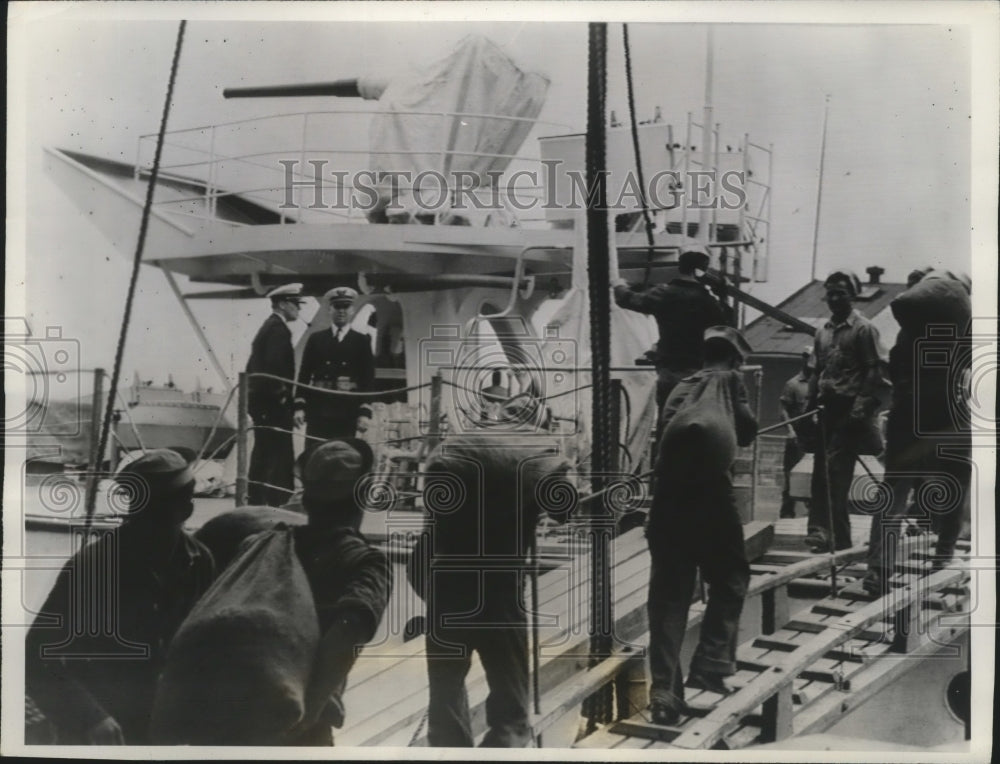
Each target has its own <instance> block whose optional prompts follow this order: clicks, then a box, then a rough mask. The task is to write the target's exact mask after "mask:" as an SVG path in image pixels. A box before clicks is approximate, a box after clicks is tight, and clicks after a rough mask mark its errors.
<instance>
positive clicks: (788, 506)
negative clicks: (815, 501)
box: [780, 438, 809, 517]
mask: <svg viewBox="0 0 1000 764" xmlns="http://www.w3.org/2000/svg"><path fill="white" fill-rule="evenodd" d="M804 454H805V451H804V450H803V449H802V446H800V445H799V440H798V438H785V454H784V457H783V459H782V465H781V466H782V469H783V470H784V473H785V484H784V487H783V488H782V489H781V512H780V516H781V517H795V502H796V499H793V498H792V496H791V493H790V491H791V482H792V469H793V468H794V467H795V465H796V464H798V463H799V460H800V459H801V458H802V456H803V455H804ZM808 503H809V502H806V504H807V505H808Z"/></svg>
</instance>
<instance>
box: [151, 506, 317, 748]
mask: <svg viewBox="0 0 1000 764" xmlns="http://www.w3.org/2000/svg"><path fill="white" fill-rule="evenodd" d="M318 645H319V623H318V621H317V616H316V606H315V603H314V601H313V595H312V590H311V589H310V586H309V581H308V579H307V578H306V574H305V571H304V570H303V569H302V564H301V563H300V562H299V560H298V557H297V556H296V554H295V544H294V539H293V535H292V530H291V529H290V528H288V527H287V526H285V525H279V526H277V527H276V528H275V529H274V530H272V531H269V532H266V533H262V534H260V535H259V536H258V537H256V538H253V539H251V540H249V541H248V542H247V548H246V549H245V550H244V551H243V552H242V554H240V556H239V557H238V558H237V559H236V560H234V561H233V563H232V564H231V565H229V567H228V568H226V570H225V571H223V573H222V575H221V576H220V577H219V578H218V579H216V581H215V583H214V584H213V585H212V587H211V588H210V589H209V590H208V591H207V592H206V593H205V595H204V596H203V597H202V599H201V600H199V601H198V603H197V604H196V605H195V607H194V609H193V610H192V611H191V613H190V614H189V615H188V617H187V618H186V619H185V621H184V623H182V624H181V627H180V629H179V630H178V631H177V635H176V636H175V637H174V640H173V642H172V643H171V645H170V649H169V652H168V654H167V660H166V666H165V668H164V670H163V672H162V674H161V675H160V679H159V684H158V685H157V691H156V698H155V701H154V704H153V714H152V723H151V729H150V736H151V740H152V742H153V743H154V744H161V745H177V744H190V745H275V744H280V743H281V742H283V741H282V736H283V734H284V733H285V732H287V731H288V730H289V729H290V728H291V727H292V726H293V725H294V724H295V723H296V722H297V721H299V720H300V719H301V718H302V717H303V715H304V710H305V702H304V699H305V691H306V688H307V686H308V683H309V678H310V674H311V671H312V667H313V661H314V659H315V655H316V651H317V648H318Z"/></svg>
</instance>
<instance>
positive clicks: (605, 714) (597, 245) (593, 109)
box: [585, 22, 618, 731]
mask: <svg viewBox="0 0 1000 764" xmlns="http://www.w3.org/2000/svg"><path fill="white" fill-rule="evenodd" d="M588 30H589V44H588V51H587V53H588V66H587V135H586V141H585V154H586V173H587V175H586V180H587V191H588V204H587V215H586V220H587V228H586V233H587V289H588V296H589V299H590V342H591V358H592V366H593V385H594V393H593V396H592V399H591V424H592V428H593V430H592V433H593V434H592V441H593V443H592V449H593V467H594V474H595V480H594V481H593V482H594V483H595V485H597V487H598V488H599V489H600V488H603V487H604V483H605V480H604V477H603V476H604V475H607V474H608V473H609V472H610V471H611V467H612V465H613V459H614V457H615V456H616V455H617V453H616V449H617V441H618V438H617V435H618V433H614V434H613V435H612V433H611V431H610V429H611V428H610V425H611V422H610V421H609V417H608V412H609V411H610V410H611V404H612V401H611V373H610V363H609V354H610V343H611V318H610V313H611V289H610V283H609V282H610V262H609V260H610V256H609V251H608V242H609V235H610V231H609V226H608V212H607V172H606V167H607V137H606V134H605V110H606V106H607V34H608V32H607V24H605V23H600V22H598V23H591V24H589V26H588ZM615 403H617V401H615ZM607 519H608V518H605V517H600V516H599V515H598V513H596V512H595V513H594V514H593V515H592V516H591V526H590V544H591V565H592V572H591V586H590V603H591V613H590V633H591V645H590V652H591V657H590V663H591V665H595V664H596V663H597V662H599V661H600V660H601V658H603V657H604V656H606V655H608V654H609V653H610V649H611V645H612V629H611V627H610V624H612V623H613V606H612V602H611V586H610V580H609V576H610V565H609V562H610V561H609V553H610V547H611V534H610V527H609V524H608V523H607ZM611 689H612V688H611V687H610V686H609V687H607V688H601V689H600V690H598V691H597V692H595V693H594V694H593V695H591V696H590V698H588V702H587V704H586V712H587V713H586V715H587V727H588V729H589V730H590V731H593V730H594V729H596V726H597V724H600V723H603V722H605V721H607V720H609V719H610V718H611V712H612V700H613V696H612V693H611Z"/></svg>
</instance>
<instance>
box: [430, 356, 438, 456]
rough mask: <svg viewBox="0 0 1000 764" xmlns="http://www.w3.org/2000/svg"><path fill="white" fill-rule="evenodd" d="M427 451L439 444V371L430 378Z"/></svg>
mask: <svg viewBox="0 0 1000 764" xmlns="http://www.w3.org/2000/svg"><path fill="white" fill-rule="evenodd" d="M427 435H428V437H427V450H428V451H430V450H431V449H433V448H434V447H435V446H437V444H438V443H440V442H441V370H440V369H438V370H437V371H436V372H434V376H433V377H431V405H430V421H429V422H428V423H427Z"/></svg>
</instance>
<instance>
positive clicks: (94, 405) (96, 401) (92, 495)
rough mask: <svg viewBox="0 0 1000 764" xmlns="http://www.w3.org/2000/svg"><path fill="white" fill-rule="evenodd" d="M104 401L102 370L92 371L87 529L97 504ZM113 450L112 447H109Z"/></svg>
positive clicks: (101, 456)
mask: <svg viewBox="0 0 1000 764" xmlns="http://www.w3.org/2000/svg"><path fill="white" fill-rule="evenodd" d="M103 399H104V369H94V392H93V394H92V395H91V398H90V460H89V470H88V472H87V483H86V489H85V491H86V493H85V494H84V496H85V497H86V504H85V505H84V506H85V507H86V508H87V516H86V524H87V526H88V527H89V526H90V524H91V522H92V521H93V519H94V507H95V506H96V503H97V473H98V472H99V471H100V469H101V462H102V461H103V456H104V455H103V454H102V453H101V452H100V448H101V421H102V419H103V417H102V416H101V415H102V413H103V412H102V411H101V402H102V401H103ZM111 447H112V448H114V446H111Z"/></svg>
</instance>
